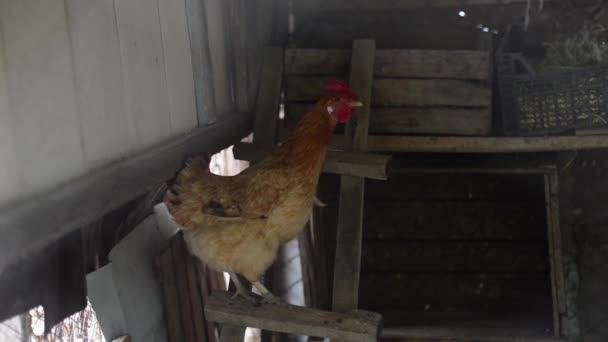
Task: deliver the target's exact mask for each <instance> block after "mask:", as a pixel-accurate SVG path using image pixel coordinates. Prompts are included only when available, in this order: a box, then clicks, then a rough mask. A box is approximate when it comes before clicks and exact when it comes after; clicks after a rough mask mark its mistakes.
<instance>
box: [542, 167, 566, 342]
mask: <svg viewBox="0 0 608 342" xmlns="http://www.w3.org/2000/svg"><path fill="white" fill-rule="evenodd" d="M544 180H545V206H546V213H547V239H548V241H549V250H548V254H549V263H550V266H551V278H550V279H551V295H552V299H553V300H552V304H553V331H554V336H555V337H556V338H558V337H560V331H561V329H560V325H561V324H560V323H561V322H560V314H561V313H562V312H565V308H564V307H563V305H564V304H565V302H564V298H563V297H562V294H563V293H560V292H561V291H560V279H559V273H560V270H561V267H562V265H560V264H558V259H560V258H558V257H557V254H560V253H561V251H560V250H559V249H558V248H556V245H555V242H556V241H555V234H556V231H555V224H556V222H554V220H555V217H554V215H553V205H554V204H555V203H553V201H552V199H553V195H552V194H551V192H552V191H551V188H552V186H553V184H552V182H551V181H552V179H551V176H550V175H548V174H547V175H545V177H544ZM557 224H559V223H557ZM560 261H561V260H560ZM562 284H563V283H562Z"/></svg>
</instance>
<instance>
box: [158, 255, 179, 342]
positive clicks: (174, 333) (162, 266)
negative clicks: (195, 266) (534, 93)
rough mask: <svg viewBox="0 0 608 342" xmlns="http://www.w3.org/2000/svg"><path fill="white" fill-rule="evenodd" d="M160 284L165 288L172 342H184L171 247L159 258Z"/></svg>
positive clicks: (166, 315) (165, 302) (165, 301)
mask: <svg viewBox="0 0 608 342" xmlns="http://www.w3.org/2000/svg"><path fill="white" fill-rule="evenodd" d="M158 265H159V273H160V282H161V285H162V287H163V299H164V304H165V317H166V319H167V330H168V331H169V340H170V341H183V339H184V338H183V330H182V325H181V320H182V318H181V315H180V308H179V299H178V294H177V279H176V275H175V270H176V269H175V264H174V262H173V252H172V248H171V246H170V245H169V246H168V247H167V248H166V249H165V250H164V251H163V253H162V254H161V255H160V256H159V257H158Z"/></svg>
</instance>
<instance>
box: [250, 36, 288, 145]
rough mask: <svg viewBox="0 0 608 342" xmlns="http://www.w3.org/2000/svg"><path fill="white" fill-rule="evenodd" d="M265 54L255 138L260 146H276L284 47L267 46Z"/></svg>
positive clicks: (256, 113)
mask: <svg viewBox="0 0 608 342" xmlns="http://www.w3.org/2000/svg"><path fill="white" fill-rule="evenodd" d="M263 56H264V61H263V64H262V74H261V77H260V87H259V92H258V96H257V102H256V109H255V117H256V121H255V126H254V138H253V139H254V143H255V144H256V145H257V146H258V147H268V146H274V144H275V142H276V127H277V122H278V120H279V105H280V103H281V86H282V80H283V49H282V48H280V47H270V48H266V49H265V51H264V54H263Z"/></svg>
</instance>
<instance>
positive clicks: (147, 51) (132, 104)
mask: <svg viewBox="0 0 608 342" xmlns="http://www.w3.org/2000/svg"><path fill="white" fill-rule="evenodd" d="M114 3H115V10H116V23H117V26H118V37H119V40H120V50H121V55H122V62H123V64H122V65H123V73H124V77H125V91H126V99H127V101H126V103H127V117H128V118H129V125H130V128H131V129H132V130H133V132H134V133H135V137H136V141H137V144H136V145H137V147H138V148H140V149H141V148H143V147H148V146H150V145H152V144H154V143H157V142H158V141H159V140H162V139H167V138H168V137H169V136H171V117H170V116H169V115H167V114H168V113H169V100H168V95H167V94H168V90H167V79H166V73H165V60H164V56H163V48H162V37H161V29H160V25H159V21H158V18H159V13H158V6H157V4H156V3H152V2H150V1H147V0H131V1H115V2H114Z"/></svg>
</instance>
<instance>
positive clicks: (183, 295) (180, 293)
mask: <svg viewBox="0 0 608 342" xmlns="http://www.w3.org/2000/svg"><path fill="white" fill-rule="evenodd" d="M171 253H172V254H173V263H174V264H175V273H176V279H175V280H176V282H177V284H176V285H177V300H178V302H177V303H178V307H179V310H180V312H181V319H180V322H179V323H180V324H181V326H182V331H183V341H184V342H190V341H192V342H195V341H196V335H195V332H194V320H193V317H192V316H193V315H192V306H193V303H192V298H191V294H190V288H189V287H188V274H187V271H188V270H187V267H186V266H187V265H186V256H187V255H186V254H187V252H186V250H185V249H184V248H183V242H182V237H181V236H180V235H177V236H175V237H173V239H172V240H171Z"/></svg>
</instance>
